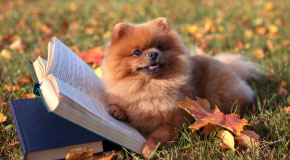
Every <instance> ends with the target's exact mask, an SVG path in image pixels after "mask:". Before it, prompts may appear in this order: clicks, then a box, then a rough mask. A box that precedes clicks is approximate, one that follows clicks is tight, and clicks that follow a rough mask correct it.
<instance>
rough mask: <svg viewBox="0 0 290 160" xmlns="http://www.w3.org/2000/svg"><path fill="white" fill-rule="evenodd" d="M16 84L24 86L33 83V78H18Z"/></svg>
mask: <svg viewBox="0 0 290 160" xmlns="http://www.w3.org/2000/svg"><path fill="white" fill-rule="evenodd" d="M16 82H17V83H22V84H27V83H29V82H32V78H31V77H28V76H26V77H22V78H17V79H16Z"/></svg>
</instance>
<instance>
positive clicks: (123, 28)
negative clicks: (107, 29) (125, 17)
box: [112, 23, 133, 40]
mask: <svg viewBox="0 0 290 160" xmlns="http://www.w3.org/2000/svg"><path fill="white" fill-rule="evenodd" d="M132 27H133V26H132V24H129V23H118V24H116V25H115V27H114V30H113V36H112V40H118V39H120V38H122V37H123V36H124V35H125V34H126V33H127V32H128V30H130V28H132Z"/></svg>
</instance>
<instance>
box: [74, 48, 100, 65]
mask: <svg viewBox="0 0 290 160" xmlns="http://www.w3.org/2000/svg"><path fill="white" fill-rule="evenodd" d="M104 54H105V50H104V49H103V47H102V46H98V47H93V48H91V49H89V50H88V51H84V52H80V53H79V54H78V55H79V56H80V57H81V59H82V60H83V61H85V62H86V63H100V62H101V61H102V58H103V56H104Z"/></svg>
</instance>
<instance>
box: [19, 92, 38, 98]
mask: <svg viewBox="0 0 290 160" xmlns="http://www.w3.org/2000/svg"><path fill="white" fill-rule="evenodd" d="M26 98H35V94H30V93H26V94H23V95H22V96H21V99H26Z"/></svg>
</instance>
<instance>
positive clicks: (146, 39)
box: [102, 18, 255, 158]
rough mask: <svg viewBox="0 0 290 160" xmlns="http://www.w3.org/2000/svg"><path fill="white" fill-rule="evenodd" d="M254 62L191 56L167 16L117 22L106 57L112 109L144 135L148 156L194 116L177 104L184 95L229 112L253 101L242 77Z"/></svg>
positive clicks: (104, 66) (104, 63)
mask: <svg viewBox="0 0 290 160" xmlns="http://www.w3.org/2000/svg"><path fill="white" fill-rule="evenodd" d="M254 69H255V65H254V64H252V63H250V62H247V61H244V60H243V59H242V57H240V56H238V55H221V56H218V57H209V56H199V55H197V56H192V57H190V56H189V53H188V51H187V49H186V48H185V45H184V43H183V41H182V40H181V38H180V36H179V35H178V33H177V32H176V31H174V30H173V29H171V27H170V25H169V23H168V21H167V19H166V18H158V19H155V20H152V21H149V22H147V23H143V24H137V25H134V24H130V23H119V24H117V25H116V26H115V27H114V30H113V32H112V37H111V41H110V43H109V45H108V48H107V53H106V54H105V57H104V59H103V61H102V71H103V83H104V86H105V91H106V94H107V100H108V104H109V112H110V114H111V115H112V116H114V117H115V118H117V119H119V120H124V121H127V122H128V123H129V124H130V125H131V126H133V127H135V128H136V129H137V130H139V131H140V132H141V133H142V134H143V135H144V137H145V138H146V140H147V141H146V143H145V144H144V146H143V148H142V154H143V156H144V157H145V158H146V157H148V156H149V155H150V153H151V152H152V151H153V149H154V148H155V147H156V145H157V144H158V143H160V144H161V145H167V144H168V143H169V142H170V141H173V140H175V139H176V138H178V135H179V131H180V129H181V127H182V123H184V122H185V121H186V119H187V120H190V121H193V118H192V117H191V116H190V115H189V114H188V113H186V112H185V111H184V110H182V109H181V108H179V107H177V106H176V102H177V101H179V100H181V99H183V98H185V97H186V96H188V97H191V98H195V97H196V96H198V97H201V98H206V99H208V100H209V102H210V104H211V105H212V106H214V105H217V106H218V107H219V109H220V110H221V111H222V112H224V113H228V112H230V110H231V109H232V106H233V104H234V103H237V104H238V106H239V111H240V112H242V111H243V110H244V108H245V107H246V106H247V105H249V104H251V103H252V100H253V98H254V95H255V94H254V92H253V91H252V89H251V88H250V87H249V86H248V85H247V84H246V82H245V81H244V80H242V79H245V78H248V77H251V76H253V70H254Z"/></svg>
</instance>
